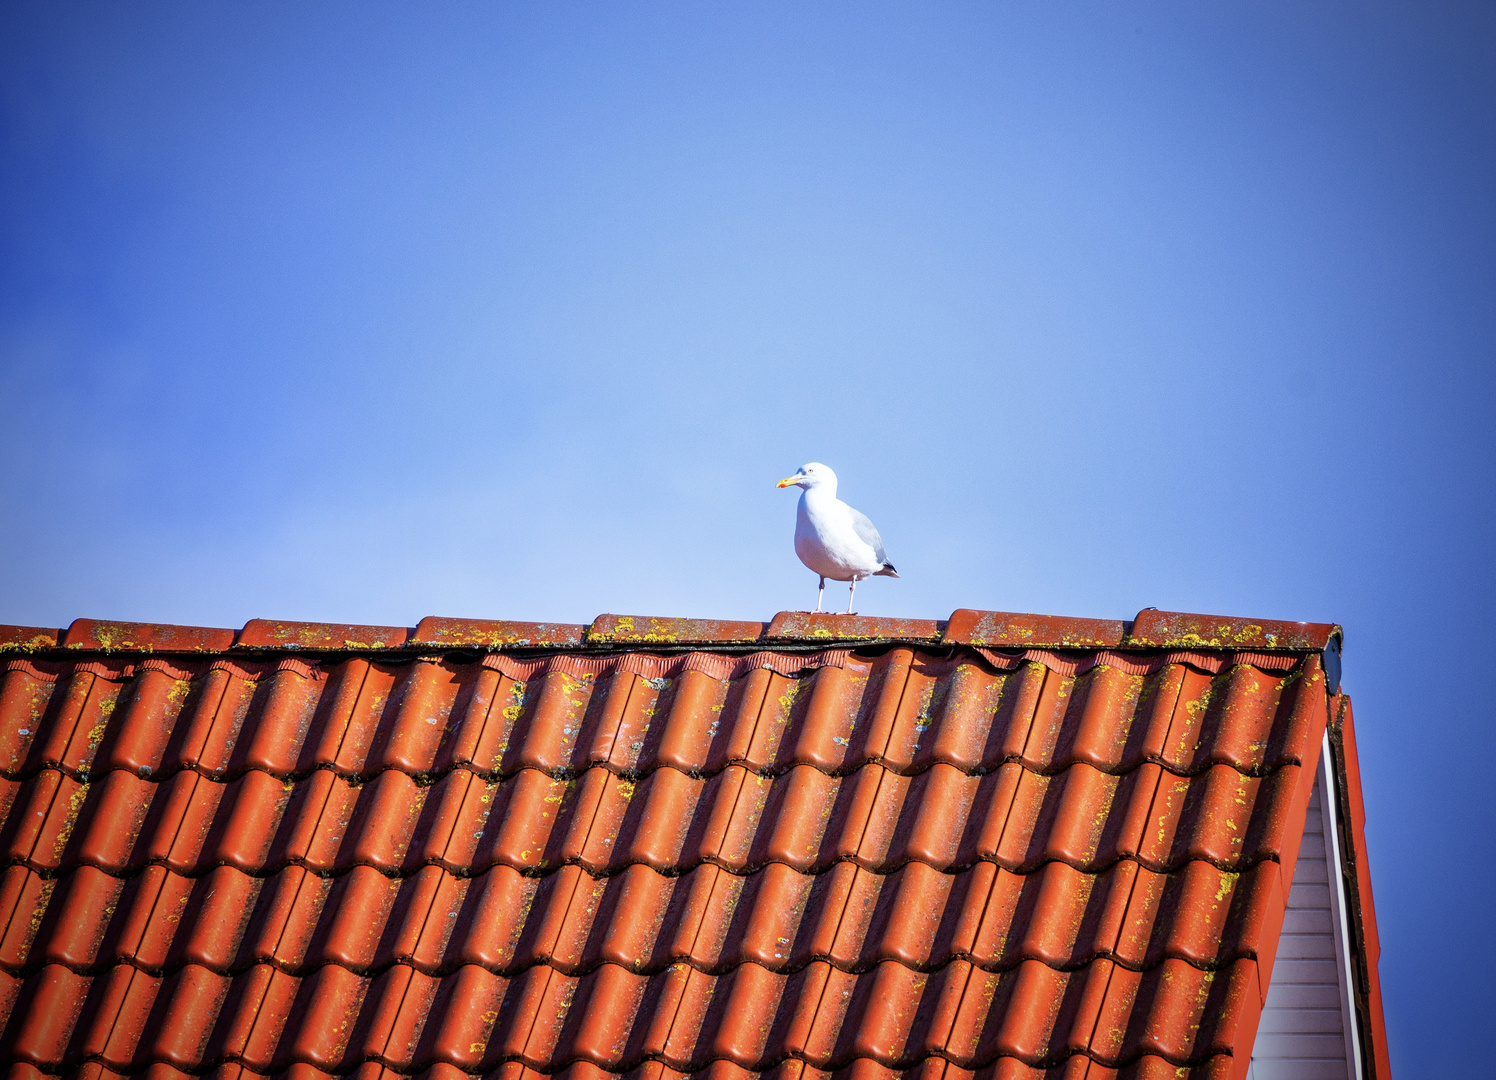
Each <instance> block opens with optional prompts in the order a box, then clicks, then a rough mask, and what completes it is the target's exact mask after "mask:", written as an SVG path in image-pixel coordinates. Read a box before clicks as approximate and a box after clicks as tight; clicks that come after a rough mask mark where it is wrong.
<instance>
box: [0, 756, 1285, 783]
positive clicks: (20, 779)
mask: <svg viewBox="0 0 1496 1080" xmlns="http://www.w3.org/2000/svg"><path fill="white" fill-rule="evenodd" d="M871 765H877V766H880V767H881V768H883V769H884V770H886V771H888V772H891V773H893V774H895V775H897V776H902V777H906V778H908V779H911V780H913V779H917V778H918V777H920V776H923V775H924V774H925V773H927V772H929V771H930V770H931V769H933V768H934V767H935V766H937V765H945V766H946V767H948V768H952V769H955V770H956V771H957V772H959V773H960V774H961V775H962V776H965V777H967V778H968V779H979V778H981V777H985V776H990V775H991V774H993V773H995V772H997V771H998V770H999V769H1001V768H1002V767H1003V766H1004V765H1018V766H1019V767H1021V768H1022V769H1023V771H1024V772H1027V773H1032V774H1034V775H1036V776H1043V777H1048V778H1050V779H1053V778H1055V777H1058V776H1062V775H1064V774H1065V773H1067V772H1069V771H1070V770H1071V769H1072V768H1074V767H1075V766H1077V765H1084V766H1087V767H1088V768H1091V769H1094V770H1095V771H1096V772H1098V773H1101V774H1102V775H1104V776H1112V777H1117V778H1118V779H1121V778H1124V777H1127V776H1130V775H1131V774H1132V773H1135V772H1137V771H1138V770H1139V769H1141V768H1143V767H1144V766H1145V765H1157V766H1158V767H1159V768H1160V769H1162V770H1163V771H1164V772H1166V773H1168V774H1169V775H1171V776H1174V777H1177V778H1179V779H1183V780H1191V779H1194V778H1196V777H1200V776H1204V775H1205V774H1206V773H1208V772H1209V771H1210V770H1211V769H1213V768H1215V767H1216V766H1217V765H1225V766H1226V767H1227V768H1230V769H1232V770H1234V771H1235V772H1236V773H1238V774H1239V775H1241V776H1245V777H1249V778H1251V779H1254V780H1265V779H1268V778H1269V777H1271V776H1272V775H1273V774H1275V773H1277V772H1278V771H1279V770H1281V769H1283V768H1285V767H1287V766H1289V765H1297V766H1299V767H1300V768H1302V767H1303V766H1304V761H1303V760H1302V759H1301V758H1298V757H1292V756H1288V757H1284V758H1282V759H1280V760H1278V761H1277V763H1276V764H1273V765H1271V766H1268V765H1263V766H1262V767H1260V768H1257V767H1253V766H1249V765H1243V764H1242V763H1240V762H1237V761H1233V760H1231V759H1230V758H1215V757H1212V758H1210V759H1208V760H1207V761H1206V762H1205V763H1204V764H1203V765H1200V766H1198V767H1196V768H1195V769H1193V771H1187V770H1185V769H1183V768H1181V767H1180V766H1178V765H1176V764H1172V763H1170V762H1168V761H1165V760H1164V759H1163V758H1160V757H1157V756H1155V755H1151V754H1150V755H1147V756H1145V757H1143V758H1141V759H1139V760H1138V761H1137V763H1136V764H1134V765H1133V766H1132V767H1131V768H1126V769H1120V771H1116V772H1113V771H1111V770H1110V769H1105V768H1102V767H1101V766H1099V765H1096V764H1094V763H1092V762H1090V761H1085V760H1082V759H1079V758H1075V759H1071V760H1069V761H1068V762H1067V763H1066V764H1064V765H1061V766H1059V767H1058V768H1054V769H1050V770H1044V769H1036V768H1033V767H1032V766H1030V765H1027V764H1025V763H1024V761H1023V758H1022V757H1021V755H1013V754H1009V755H1008V756H1006V757H1004V758H1002V759H1001V760H999V761H998V762H997V763H996V764H994V765H992V766H991V767H985V766H979V767H977V768H976V769H973V770H970V771H968V770H967V769H966V767H965V766H963V765H961V764H958V763H957V762H954V761H950V760H948V759H945V758H936V759H934V760H932V761H929V762H927V763H926V764H924V765H922V766H921V767H920V768H919V769H918V770H916V771H910V772H903V771H901V770H900V768H899V767H896V766H894V765H890V764H889V763H888V762H887V761H886V760H885V759H883V758H879V757H866V758H859V759H858V760H857V761H856V762H855V763H854V764H851V765H847V766H844V767H838V768H836V769H826V768H823V767H822V766H820V765H818V764H816V763H815V762H813V761H791V762H789V763H788V764H785V765H777V766H766V767H764V768H762V769H756V768H754V767H753V766H752V765H750V764H749V763H748V762H747V760H746V759H742V758H736V759H733V760H732V761H728V762H727V763H725V764H724V765H722V766H721V767H720V768H718V769H716V770H715V771H710V772H709V771H706V770H691V769H682V768H680V767H679V766H677V765H673V764H671V763H670V762H665V761H661V762H657V763H655V765H654V766H652V767H651V768H649V769H648V770H647V771H641V770H639V769H629V768H623V767H620V766H619V765H617V764H615V763H614V762H611V761H593V762H589V763H588V764H587V765H585V766H582V767H581V768H579V769H576V770H572V769H558V770H556V771H555V772H552V771H550V770H548V769H545V768H542V767H541V766H538V765H521V766H519V767H518V768H516V769H514V770H512V771H510V772H503V771H502V770H499V769H486V770H485V769H479V768H477V767H475V766H474V765H473V763H472V762H469V761H459V762H455V763H453V764H452V765H449V766H447V767H446V768H445V769H443V770H442V771H440V772H424V771H421V772H409V771H407V770H405V769H403V768H401V767H400V766H398V765H387V766H385V767H384V768H382V769H378V770H376V771H374V772H370V773H348V772H342V771H340V770H339V769H338V767H337V763H336V762H333V761H323V762H318V763H317V764H316V765H313V766H312V767H311V768H309V769H304V770H291V771H289V772H274V771H272V770H270V769H265V768H261V767H260V766H258V765H246V766H244V767H242V768H240V769H237V770H235V771H233V772H229V771H227V770H225V771H223V772H213V771H212V770H209V769H205V768H203V767H202V766H201V765H200V764H198V763H196V762H179V763H178V764H177V765H176V766H175V767H174V768H173V769H171V770H170V771H162V772H154V771H152V772H150V773H141V772H139V771H137V770H135V769H130V768H126V767H125V766H117V767H115V768H112V769H106V770H105V771H103V772H100V773H94V772H92V771H91V770H89V769H75V768H73V767H71V766H69V765H65V764H63V763H61V762H56V761H48V762H43V763H41V764H40V765H38V766H37V767H36V768H35V769H34V770H30V771H22V772H17V773H5V772H0V780H4V781H6V782H9V783H15V784H24V783H29V782H30V781H32V780H35V779H36V778H37V777H38V776H40V775H42V774H43V773H47V772H56V773H61V774H62V775H63V776H66V777H67V778H68V779H70V780H72V781H73V782H74V783H78V784H85V785H88V784H96V783H102V782H103V781H104V780H105V779H106V778H107V777H109V776H111V775H112V774H114V773H126V774H128V775H130V776H132V777H134V778H135V779H137V780H143V781H145V782H146V783H150V784H164V783H166V782H167V781H169V780H172V779H174V778H176V777H177V776H179V775H181V774H182V773H184V772H191V773H196V774H197V775H198V776H199V777H200V778H202V779H204V780H207V781H209V782H210V783H215V784H223V785H228V784H231V783H234V782H235V781H237V780H241V779H243V778H244V777H245V776H247V775H249V774H250V773H264V774H265V775H266V776H269V777H271V778H272V779H274V780H276V781H277V782H280V783H285V782H287V781H290V782H291V783H293V784H296V783H301V782H303V781H305V780H307V779H309V778H310V777H312V776H314V775H316V774H317V773H319V772H330V773H332V774H333V776H335V777H337V778H338V779H339V780H342V781H343V782H344V783H346V784H348V785H349V786H350V787H353V788H359V787H363V786H364V785H366V784H372V783H374V782H375V781H376V780H378V779H379V778H380V777H381V776H383V775H384V774H385V773H391V772H396V773H400V774H401V775H403V776H405V777H407V778H408V779H410V780H411V781H412V782H414V783H415V785H416V787H418V788H430V787H435V786H436V785H437V784H439V783H441V782H442V781H443V780H445V779H446V778H447V777H448V776H450V775H451V774H452V773H454V772H467V773H471V774H472V775H474V776H476V777H477V778H479V779H480V780H482V781H483V782H484V783H488V784H493V783H505V782H507V781H510V780H513V779H514V778H515V777H516V776H519V775H520V774H521V773H525V772H537V773H540V774H542V775H543V776H545V777H546V778H547V779H549V780H555V781H558V782H564V783H571V782H574V781H576V780H580V779H581V778H582V777H584V776H586V775H587V773H589V772H591V771H592V770H593V769H603V770H605V771H607V772H610V773H612V774H613V775H614V776H616V777H617V778H618V779H620V780H627V781H630V782H633V783H636V784H637V783H640V782H642V781H644V780H647V779H649V778H650V777H651V776H653V775H654V774H655V773H657V772H659V771H660V770H661V769H673V770H674V771H676V772H678V773H681V774H682V775H684V776H688V777H690V778H691V779H692V780H703V781H711V780H715V779H716V778H717V777H718V776H720V775H722V774H723V773H725V772H727V771H728V770H729V769H733V768H739V769H743V770H744V771H745V772H747V773H749V774H750V775H752V776H757V777H760V778H762V779H768V780H777V779H778V778H779V777H782V776H786V775H788V774H789V773H790V772H792V771H793V770H795V769H799V768H809V769H814V770H815V771H816V772H818V773H820V774H821V775H822V776H829V777H832V778H833V779H838V780H840V779H846V778H847V777H849V776H855V775H856V774H857V773H858V772H860V771H861V770H863V769H865V768H867V767H868V766H871Z"/></svg>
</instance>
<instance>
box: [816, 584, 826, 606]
mask: <svg viewBox="0 0 1496 1080" xmlns="http://www.w3.org/2000/svg"><path fill="white" fill-rule="evenodd" d="M825 595H826V579H825V578H821V591H820V592H818V593H816V610H817V611H820V610H821V600H822V599H823V598H824V597H825Z"/></svg>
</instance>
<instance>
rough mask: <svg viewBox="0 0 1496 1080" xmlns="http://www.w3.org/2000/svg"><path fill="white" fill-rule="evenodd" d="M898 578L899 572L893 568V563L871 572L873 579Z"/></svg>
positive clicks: (887, 563)
mask: <svg viewBox="0 0 1496 1080" xmlns="http://www.w3.org/2000/svg"><path fill="white" fill-rule="evenodd" d="M898 576H899V572H898V571H897V570H895V569H894V568H893V563H891V562H886V563H884V564H883V569H882V570H875V571H874V572H873V577H898Z"/></svg>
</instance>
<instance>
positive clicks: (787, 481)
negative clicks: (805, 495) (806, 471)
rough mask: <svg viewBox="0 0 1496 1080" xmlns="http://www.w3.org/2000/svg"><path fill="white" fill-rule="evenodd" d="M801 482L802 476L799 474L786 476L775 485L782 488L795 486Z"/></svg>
mask: <svg viewBox="0 0 1496 1080" xmlns="http://www.w3.org/2000/svg"><path fill="white" fill-rule="evenodd" d="M799 482H800V478H799V477H798V476H786V477H785V478H784V479H783V480H781V481H779V483H777V484H775V485H774V486H775V487H782V488H786V487H794V486H795V485H796V484H798V483H799Z"/></svg>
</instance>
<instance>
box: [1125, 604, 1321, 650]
mask: <svg viewBox="0 0 1496 1080" xmlns="http://www.w3.org/2000/svg"><path fill="white" fill-rule="evenodd" d="M1344 633H1345V632H1344V630H1342V629H1341V627H1340V625H1339V624H1338V623H1311V622H1288V621H1284V620H1281V619H1248V618H1241V617H1235V616H1229V615H1202V614H1196V613H1192V612H1184V611H1159V610H1157V609H1151V608H1150V609H1145V610H1143V611H1140V612H1138V614H1137V618H1136V619H1134V620H1133V623H1132V627H1131V628H1130V629H1129V631H1128V634H1127V639H1126V641H1125V642H1123V644H1124V645H1125V647H1127V648H1133V649H1137V648H1148V649H1159V648H1180V647H1183V648H1193V649H1271V650H1288V651H1295V652H1310V651H1313V652H1319V651H1321V650H1323V649H1325V648H1326V647H1327V646H1328V645H1329V644H1330V641H1331V640H1332V639H1336V638H1343V637H1344Z"/></svg>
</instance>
